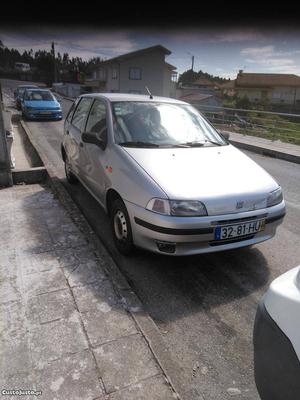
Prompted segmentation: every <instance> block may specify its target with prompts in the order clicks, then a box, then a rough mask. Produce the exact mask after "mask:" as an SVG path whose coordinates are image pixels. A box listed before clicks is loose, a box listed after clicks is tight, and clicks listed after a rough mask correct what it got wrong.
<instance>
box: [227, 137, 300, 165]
mask: <svg viewBox="0 0 300 400" xmlns="http://www.w3.org/2000/svg"><path fill="white" fill-rule="evenodd" d="M228 133H229V135H230V136H229V141H230V143H232V144H233V145H235V146H236V147H239V148H241V149H245V150H250V151H253V152H254V153H259V154H263V155H266V156H269V157H274V158H280V159H282V160H286V161H291V162H294V163H297V164H300V146H297V145H295V144H290V143H284V142H281V141H280V140H275V141H272V140H268V139H264V138H261V137H258V136H249V135H242V134H240V133H234V132H228Z"/></svg>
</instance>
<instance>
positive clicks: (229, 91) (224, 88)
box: [219, 79, 235, 97]
mask: <svg viewBox="0 0 300 400" xmlns="http://www.w3.org/2000/svg"><path fill="white" fill-rule="evenodd" d="M219 88H220V90H221V93H222V95H226V96H229V97H233V96H234V95H235V79H233V80H229V81H228V82H226V83H222V84H220V85H219Z"/></svg>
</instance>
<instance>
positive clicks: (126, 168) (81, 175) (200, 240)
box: [61, 93, 285, 255]
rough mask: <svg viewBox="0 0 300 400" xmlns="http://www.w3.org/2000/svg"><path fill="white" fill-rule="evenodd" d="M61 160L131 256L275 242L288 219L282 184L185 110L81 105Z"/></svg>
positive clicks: (85, 100)
mask: <svg viewBox="0 0 300 400" xmlns="http://www.w3.org/2000/svg"><path fill="white" fill-rule="evenodd" d="M61 150H62V157H63V160H64V162H65V170H66V176H67V180H68V181H69V182H70V183H75V182H76V181H78V180H79V181H80V182H81V183H82V184H83V185H84V186H85V187H86V188H87V189H88V190H89V191H90V193H91V194H92V195H93V196H94V197H95V198H96V199H97V200H98V201H99V203H100V204H101V205H102V206H103V208H104V209H105V211H106V212H107V213H108V215H109V216H110V220H111V227H112V232H113V237H114V240H115V243H116V246H117V248H118V249H119V251H120V252H122V253H123V254H129V253H130V252H131V251H132V250H133V248H134V246H138V247H142V248H145V249H148V250H150V251H153V252H156V253H164V254H170V255H190V254H199V253H209V252H216V251H222V250H228V249H234V248H239V247H243V246H250V245H253V244H256V243H259V242H262V241H264V240H267V239H270V238H272V237H273V236H274V235H275V232H276V228H277V226H278V225H279V224H280V223H281V222H282V220H283V217H284V215H285V203H284V200H283V195H282V190H281V187H280V186H279V185H278V183H277V182H276V181H275V180H274V179H273V178H272V177H271V176H270V175H269V174H268V173H267V172H266V171H265V170H264V169H262V168H261V167H260V166H258V165H257V164H256V163H255V162H254V161H252V160H251V159H250V158H249V157H247V156H246V155H245V154H244V153H242V152H241V151H239V150H238V149H236V148H235V147H234V146H232V145H231V144H230V143H229V142H228V141H227V139H226V138H225V137H224V136H222V135H221V134H220V133H219V132H217V130H216V129H215V128H213V127H212V125H211V124H210V123H209V122H208V121H207V120H206V119H205V118H204V117H203V116H202V115H201V114H200V113H199V112H198V111H197V110H196V109H195V108H194V107H192V106H191V105H190V104H188V103H185V102H183V101H178V100H174V99H169V98H162V97H156V96H153V97H152V96H150V97H149V96H146V95H145V96H144V95H130V94H119V93H108V94H104V93H101V94H100V93H99V94H98V93H97V94H95V93H93V94H87V95H82V96H80V97H79V98H77V99H76V101H75V102H74V104H73V105H72V107H71V109H70V111H69V113H68V116H67V118H66V121H65V126H64V136H63V141H62V148H61Z"/></svg>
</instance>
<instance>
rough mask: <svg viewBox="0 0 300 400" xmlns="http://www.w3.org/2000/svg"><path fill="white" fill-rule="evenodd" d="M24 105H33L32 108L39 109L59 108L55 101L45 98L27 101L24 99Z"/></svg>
mask: <svg viewBox="0 0 300 400" xmlns="http://www.w3.org/2000/svg"><path fill="white" fill-rule="evenodd" d="M24 104H25V106H26V107H33V108H38V109H40V110H51V109H54V108H55V109H57V108H58V107H59V108H60V104H59V103H57V102H56V101H47V100H41V101H29V100H25V102H24Z"/></svg>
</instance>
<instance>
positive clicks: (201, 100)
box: [179, 92, 222, 107]
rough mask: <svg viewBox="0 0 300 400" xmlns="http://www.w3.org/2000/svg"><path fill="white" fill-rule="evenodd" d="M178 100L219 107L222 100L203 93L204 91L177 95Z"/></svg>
mask: <svg viewBox="0 0 300 400" xmlns="http://www.w3.org/2000/svg"><path fill="white" fill-rule="evenodd" d="M179 100H183V101H186V102H187V103H191V104H194V105H199V106H212V107H221V105H222V102H221V100H220V99H219V98H218V97H216V96H214V95H212V94H205V93H199V92H198V93H190V94H185V95H183V96H180V97H179Z"/></svg>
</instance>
